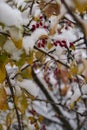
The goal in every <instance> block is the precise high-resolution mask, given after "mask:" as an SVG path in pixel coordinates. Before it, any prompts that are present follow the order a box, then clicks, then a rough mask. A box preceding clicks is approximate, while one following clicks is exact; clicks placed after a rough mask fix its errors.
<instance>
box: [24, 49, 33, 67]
mask: <svg viewBox="0 0 87 130" xmlns="http://www.w3.org/2000/svg"><path fill="white" fill-rule="evenodd" d="M26 60H27V62H28V63H29V64H30V65H32V64H33V61H34V51H33V50H30V51H29V55H28V56H27V58H26Z"/></svg>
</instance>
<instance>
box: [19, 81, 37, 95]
mask: <svg viewBox="0 0 87 130" xmlns="http://www.w3.org/2000/svg"><path fill="white" fill-rule="evenodd" d="M17 85H18V86H20V87H21V88H24V89H26V90H27V91H28V92H29V93H30V94H32V95H33V96H35V97H36V96H38V93H39V88H38V86H37V85H36V84H35V83H34V81H33V80H27V79H24V80H23V81H22V82H19V81H17Z"/></svg>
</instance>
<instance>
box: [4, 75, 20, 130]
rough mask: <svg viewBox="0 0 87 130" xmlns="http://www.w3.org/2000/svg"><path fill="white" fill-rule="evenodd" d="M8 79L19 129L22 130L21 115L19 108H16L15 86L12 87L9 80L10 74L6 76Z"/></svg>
mask: <svg viewBox="0 0 87 130" xmlns="http://www.w3.org/2000/svg"><path fill="white" fill-rule="evenodd" d="M6 79H7V83H8V85H9V89H10V91H11V96H12V99H13V103H14V108H15V111H16V116H17V120H18V127H19V130H22V127H21V120H20V115H19V112H18V110H17V107H16V104H15V97H14V91H13V86H12V84H11V82H10V79H9V76H8V74H6Z"/></svg>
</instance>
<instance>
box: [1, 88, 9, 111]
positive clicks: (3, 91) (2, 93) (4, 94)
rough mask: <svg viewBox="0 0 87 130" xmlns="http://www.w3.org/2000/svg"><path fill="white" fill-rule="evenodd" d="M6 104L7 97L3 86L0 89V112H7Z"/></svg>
mask: <svg viewBox="0 0 87 130" xmlns="http://www.w3.org/2000/svg"><path fill="white" fill-rule="evenodd" d="M7 109H8V103H7V95H6V91H5V89H4V87H3V86H1V87H0V110H7Z"/></svg>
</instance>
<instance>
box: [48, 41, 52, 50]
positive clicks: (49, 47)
mask: <svg viewBox="0 0 87 130" xmlns="http://www.w3.org/2000/svg"><path fill="white" fill-rule="evenodd" d="M52 47H53V45H52V44H51V43H50V42H49V43H47V48H48V50H50V49H51V48H52Z"/></svg>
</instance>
